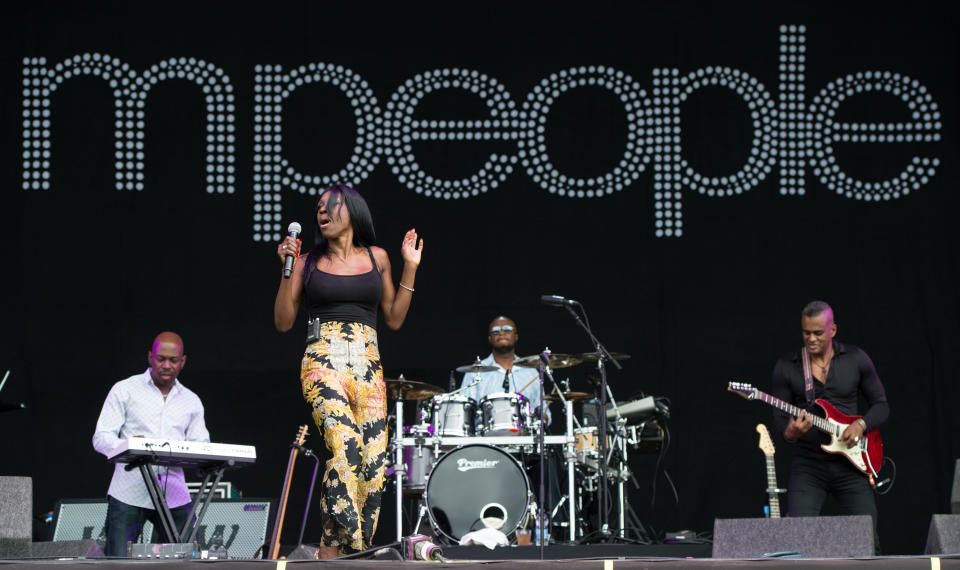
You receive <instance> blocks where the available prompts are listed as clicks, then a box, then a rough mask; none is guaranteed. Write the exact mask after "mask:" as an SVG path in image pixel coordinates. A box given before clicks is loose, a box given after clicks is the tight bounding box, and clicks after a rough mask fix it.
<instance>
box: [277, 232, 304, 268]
mask: <svg viewBox="0 0 960 570" xmlns="http://www.w3.org/2000/svg"><path fill="white" fill-rule="evenodd" d="M301 243H303V240H300V239H293V238H292V237H290V236H287V237H285V238H283V241H282V242H280V243H279V244H277V257H279V258H280V263H283V262H284V261H286V259H287V256H288V255H292V256H294V257H300V244H301Z"/></svg>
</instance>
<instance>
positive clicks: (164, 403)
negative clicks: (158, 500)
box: [93, 369, 210, 509]
mask: <svg viewBox="0 0 960 570" xmlns="http://www.w3.org/2000/svg"><path fill="white" fill-rule="evenodd" d="M138 435H141V436H143V437H155V438H160V439H169V440H171V441H204V442H209V441H210V433H209V432H207V426H206V425H205V424H204V422H203V404H202V403H201V402H200V398H199V397H197V395H196V394H194V393H193V392H191V391H190V390H188V389H187V387H186V386H184V385H183V384H181V383H180V382H179V381H178V380H175V381H174V384H173V388H171V390H170V393H169V394H168V395H167V398H166V400H164V398H163V393H161V392H160V389H159V388H157V386H156V384H154V383H153V378H151V377H150V369H147V371H146V372H144V373H143V374H137V375H136V376H131V377H130V378H127V379H126V380H121V381H120V382H117V383H116V384H114V385H113V388H111V389H110V393H109V394H107V400H106V401H105V402H104V403H103V409H102V410H101V411H100V419H98V420H97V429H96V431H95V432H94V434H93V448H94V449H96V450H97V451H98V452H100V453H102V454H104V455H108V454H109V453H110V452H111V451H113V450H114V449H116V447H117V446H118V445H120V442H121V441H123V440H125V439H128V438H131V437H135V436H138ZM125 467H126V465H125V464H122V463H118V464H117V465H116V467H115V468H114V470H113V479H112V480H111V481H110V489H109V490H108V491H107V494H108V495H110V496H111V497H113V498H115V499H117V500H118V501H121V502H123V503H126V504H128V505H133V506H136V507H142V508H147V509H152V508H154V506H153V502H152V501H151V500H150V494H149V493H147V487H146V485H145V484H144V482H143V477H142V476H141V475H140V470H139V469H133V470H131V471H127V470H126V469H125ZM153 469H154V470H155V471H156V472H157V474H158V475H159V479H160V487H161V489H166V498H167V506H169V507H179V506H182V505H185V504H187V503H189V502H190V493H189V492H188V491H187V483H186V481H185V480H184V477H183V470H182V469H181V468H179V467H170V469H169V471H168V470H167V468H166V467H155V468H153Z"/></svg>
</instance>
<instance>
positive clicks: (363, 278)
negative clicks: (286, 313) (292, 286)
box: [304, 247, 383, 329]
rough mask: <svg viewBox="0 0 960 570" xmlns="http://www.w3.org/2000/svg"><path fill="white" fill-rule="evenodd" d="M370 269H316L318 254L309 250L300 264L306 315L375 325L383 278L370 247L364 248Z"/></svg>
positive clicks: (321, 318) (312, 317) (372, 326)
mask: <svg viewBox="0 0 960 570" xmlns="http://www.w3.org/2000/svg"><path fill="white" fill-rule="evenodd" d="M367 253H368V254H369V255H370V263H372V264H373V269H371V270H370V271H368V272H366V273H361V274H359V275H335V274H333V273H326V272H324V271H320V270H319V269H317V258H318V257H319V256H317V255H315V254H314V253H311V254H310V256H309V257H307V264H306V267H304V273H305V274H306V275H305V277H304V296H305V297H306V305H307V315H308V316H309V318H311V319H320V322H328V321H341V322H344V323H363V324H365V325H367V326H369V327H371V328H374V329H376V328H377V308H378V307H379V304H380V297H381V295H382V294H383V282H382V280H381V277H380V271H379V270H378V268H377V260H376V259H375V258H374V257H373V250H371V249H370V248H369V247H368V248H367Z"/></svg>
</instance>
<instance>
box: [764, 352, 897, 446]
mask: <svg viewBox="0 0 960 570" xmlns="http://www.w3.org/2000/svg"><path fill="white" fill-rule="evenodd" d="M813 389H814V394H815V395H814V399H820V398H822V399H824V400H826V401H828V402H830V403H831V404H833V405H834V406H835V407H836V408H837V410H839V411H840V412H843V413H844V414H847V415H850V416H859V415H861V414H860V413H858V409H857V397H858V395H859V394H863V396H864V398H865V399H866V402H867V410H866V413H864V414H862V415H863V420H864V421H865V422H866V423H867V430H871V429H874V428H876V427H878V426H879V425H880V424H882V423H883V422H884V421H885V420H886V419H887V416H889V415H890V406H889V405H888V404H887V395H886V392H884V390H883V384H882V383H881V382H880V377H879V376H877V371H876V369H874V367H873V362H872V361H871V360H870V357H869V356H867V353H865V352H864V351H862V350H860V349H859V348H857V347H855V346H853V345H849V344H847V345H845V344H842V343H840V342H838V341H836V340H834V341H833V358H832V359H831V361H830V371H829V372H828V373H827V381H826V383H823V382H820V381H819V380H817V379H816V378H814V380H813ZM770 393H771V395H773V396H776V397H777V398H780V399H781V400H783V401H785V402H788V403H791V404H793V405H794V406H797V407H799V408H806V407H807V395H806V390H805V388H804V378H803V362H802V361H801V358H800V350H796V351H793V352H791V353H789V354H787V355H785V356H784V357H783V358H781V359H780V360H778V361H777V364H776V366H774V368H773V387H772V389H771V390H770ZM813 412H814V413H815V414H816V415H819V416H823V410H822V409H821V408H820V407H819V406H814V407H813ZM789 418H790V416H789V414H787V413H786V412H783V411H781V410H779V409H777V408H774V411H773V423H774V426H775V427H776V430H777V434H779V435H780V436H781V437H782V436H783V432H784V430H785V429H786V428H787V423H788V422H789ZM829 441H830V438H829V436H827V435H826V434H824V433H823V432H821V431H820V430H818V429H817V428H815V427H812V428H810V431H808V432H807V433H805V434H803V436H802V437H800V439H798V440H797V448H796V452H795V453H797V454H799V455H806V456H816V457H818V458H822V459H829V458H831V457H833V458H835V459H841V458H842V456H841V455H832V454H828V453H824V452H823V450H822V449H820V444H822V443H828V442H829Z"/></svg>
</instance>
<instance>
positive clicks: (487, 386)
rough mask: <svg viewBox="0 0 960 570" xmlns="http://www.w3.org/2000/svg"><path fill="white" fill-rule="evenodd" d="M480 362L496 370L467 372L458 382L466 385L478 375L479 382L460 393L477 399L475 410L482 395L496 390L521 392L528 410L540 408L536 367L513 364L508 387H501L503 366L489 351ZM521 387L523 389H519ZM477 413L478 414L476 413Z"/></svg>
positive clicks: (504, 371) (548, 415)
mask: <svg viewBox="0 0 960 570" xmlns="http://www.w3.org/2000/svg"><path fill="white" fill-rule="evenodd" d="M516 358H517V357H516V355H514V360H516ZM480 364H483V365H484V366H496V367H497V369H496V370H491V371H490V372H479V373H473V372H468V373H466V374H464V375H463V381H462V382H461V383H460V386H461V387H463V386H467V385H469V384H472V383H473V381H474V379H475V378H476V377H477V376H479V377H480V383H479V384H477V385H476V386H471V387H470V388H467V389H466V390H464V391H463V392H460V394H463V395H464V396H468V397H470V398H473V399H474V400H476V401H477V406H478V407H477V410H479V409H480V408H479V406H480V400H481V399H482V398H483V397H484V396H488V395H490V394H496V393H498V392H504V391H506V392H508V393H517V394H521V395H522V396H523V397H524V398H526V399H527V400H528V401H529V402H530V411H531V412H535V411H536V410H539V409H540V371H539V370H537V369H536V368H526V367H522V366H514V367H513V368H511V369H510V377H509V384H510V389H509V390H504V389H503V376H504V374H505V373H506V372H507V370H506V369H505V368H503V367H502V366H500V365H499V364H497V361H496V360H494V359H493V353H490V356H488V357H486V358H484V359H483V360H481V361H480ZM521 388H522V389H523V390H522V391H521ZM478 415H479V414H478ZM547 423H548V424H549V423H550V410H549V407H548V408H547Z"/></svg>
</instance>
